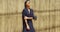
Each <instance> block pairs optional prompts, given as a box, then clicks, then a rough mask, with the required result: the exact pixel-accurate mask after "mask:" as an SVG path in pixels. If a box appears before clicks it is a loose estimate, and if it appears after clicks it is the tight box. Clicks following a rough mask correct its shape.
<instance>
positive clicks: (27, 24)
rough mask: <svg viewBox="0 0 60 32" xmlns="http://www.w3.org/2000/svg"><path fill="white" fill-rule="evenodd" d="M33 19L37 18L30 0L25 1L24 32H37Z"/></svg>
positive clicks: (23, 12)
mask: <svg viewBox="0 0 60 32" xmlns="http://www.w3.org/2000/svg"><path fill="white" fill-rule="evenodd" d="M32 19H35V17H34V13H33V10H32V9H30V1H29V0H28V1H25V8H24V9H23V11H22V20H23V32H35V30H34V28H33V23H32Z"/></svg>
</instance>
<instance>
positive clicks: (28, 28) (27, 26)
mask: <svg viewBox="0 0 60 32" xmlns="http://www.w3.org/2000/svg"><path fill="white" fill-rule="evenodd" d="M25 23H26V28H27V30H30V27H29V25H28V23H27V20H26V19H25Z"/></svg>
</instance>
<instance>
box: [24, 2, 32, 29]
mask: <svg viewBox="0 0 60 32" xmlns="http://www.w3.org/2000/svg"><path fill="white" fill-rule="evenodd" d="M26 8H27V9H28V11H29V12H30V9H29V8H30V1H27V3H26ZM24 19H25V23H26V27H27V29H28V30H30V27H29V25H28V23H27V19H33V17H27V16H25V17H24Z"/></svg>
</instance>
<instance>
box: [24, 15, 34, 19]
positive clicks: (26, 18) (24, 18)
mask: <svg viewBox="0 0 60 32" xmlns="http://www.w3.org/2000/svg"><path fill="white" fill-rule="evenodd" d="M24 19H33V17H27V16H25V17H24Z"/></svg>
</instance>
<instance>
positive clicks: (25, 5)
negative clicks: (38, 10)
mask: <svg viewBox="0 0 60 32" xmlns="http://www.w3.org/2000/svg"><path fill="white" fill-rule="evenodd" d="M28 1H30V0H26V1H25V3H24V6H25V8H26V3H27V2H28Z"/></svg>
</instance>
